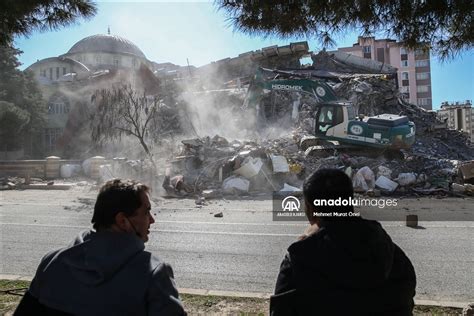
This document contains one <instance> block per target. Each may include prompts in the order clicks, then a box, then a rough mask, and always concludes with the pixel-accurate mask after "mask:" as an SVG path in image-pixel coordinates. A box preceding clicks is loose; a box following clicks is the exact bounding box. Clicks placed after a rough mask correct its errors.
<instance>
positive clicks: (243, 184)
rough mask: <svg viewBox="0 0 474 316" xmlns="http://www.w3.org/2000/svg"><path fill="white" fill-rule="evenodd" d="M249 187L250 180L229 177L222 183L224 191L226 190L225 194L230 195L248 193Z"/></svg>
mask: <svg viewBox="0 0 474 316" xmlns="http://www.w3.org/2000/svg"><path fill="white" fill-rule="evenodd" d="M249 186H250V181H249V180H247V179H245V178H242V177H236V176H231V177H228V178H227V179H225V180H224V182H223V183H222V189H223V190H224V192H225V193H230V194H233V193H243V192H248V191H249Z"/></svg>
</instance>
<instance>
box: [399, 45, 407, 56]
mask: <svg viewBox="0 0 474 316" xmlns="http://www.w3.org/2000/svg"><path fill="white" fill-rule="evenodd" d="M407 54H408V51H407V49H406V48H405V47H400V55H407Z"/></svg>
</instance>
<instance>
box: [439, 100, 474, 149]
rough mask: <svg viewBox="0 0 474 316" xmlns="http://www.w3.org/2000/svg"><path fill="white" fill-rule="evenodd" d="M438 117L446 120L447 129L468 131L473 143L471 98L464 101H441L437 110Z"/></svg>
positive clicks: (473, 123) (473, 130)
mask: <svg viewBox="0 0 474 316" xmlns="http://www.w3.org/2000/svg"><path fill="white" fill-rule="evenodd" d="M437 115H438V118H439V119H440V120H442V121H443V122H446V123H447V125H448V128H449V129H455V130H458V131H463V132H465V133H468V134H469V136H470V139H471V143H474V108H473V107H472V102H471V100H466V101H465V102H453V103H448V102H443V103H441V109H440V110H438V112H437Z"/></svg>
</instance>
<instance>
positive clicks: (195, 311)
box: [0, 280, 462, 316]
mask: <svg viewBox="0 0 474 316" xmlns="http://www.w3.org/2000/svg"><path fill="white" fill-rule="evenodd" d="M29 285H30V282H29V281H11V280H0V291H1V292H0V315H5V314H6V313H7V312H10V313H12V312H13V311H14V310H15V308H16V306H17V305H18V303H19V302H20V300H21V298H22V296H21V294H23V293H24V292H25V291H24V290H16V289H24V288H28V287H29ZM7 290H9V291H8V292H7ZM18 294H20V295H18ZM180 298H181V300H182V301H183V304H184V308H185V309H186V311H187V312H188V315H238V316H267V315H268V313H269V304H270V302H269V299H264V298H246V297H228V296H213V295H192V294H180ZM413 314H414V315H420V316H421V315H427V316H428V315H429V316H432V315H435V316H438V315H439V316H441V315H443V316H444V315H449V316H451V315H462V309H461V308H453V307H441V306H423V305H417V306H415V309H414V310H413Z"/></svg>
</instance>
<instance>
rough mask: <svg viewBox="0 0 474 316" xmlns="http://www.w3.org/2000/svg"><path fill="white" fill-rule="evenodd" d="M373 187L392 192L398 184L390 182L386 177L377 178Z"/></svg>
mask: <svg viewBox="0 0 474 316" xmlns="http://www.w3.org/2000/svg"><path fill="white" fill-rule="evenodd" d="M375 186H376V187H378V188H381V189H383V190H386V191H389V192H393V191H395V190H396V189H397V187H398V183H396V182H395V181H392V180H390V179H389V178H387V177H386V176H380V177H378V178H377V181H375Z"/></svg>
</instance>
